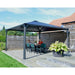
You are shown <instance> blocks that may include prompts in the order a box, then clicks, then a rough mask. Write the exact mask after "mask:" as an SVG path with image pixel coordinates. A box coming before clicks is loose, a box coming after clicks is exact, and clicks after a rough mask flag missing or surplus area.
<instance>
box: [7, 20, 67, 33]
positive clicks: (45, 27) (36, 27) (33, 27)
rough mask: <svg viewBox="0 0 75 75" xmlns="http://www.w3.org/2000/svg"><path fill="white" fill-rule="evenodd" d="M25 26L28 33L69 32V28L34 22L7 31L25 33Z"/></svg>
mask: <svg viewBox="0 0 75 75" xmlns="http://www.w3.org/2000/svg"><path fill="white" fill-rule="evenodd" d="M24 25H25V26H26V31H28V32H39V31H53V30H67V29H68V28H64V27H59V26H55V25H51V24H47V23H42V22H38V21H32V22H28V23H23V24H21V25H18V26H15V27H12V28H9V29H7V30H14V31H23V30H24Z"/></svg>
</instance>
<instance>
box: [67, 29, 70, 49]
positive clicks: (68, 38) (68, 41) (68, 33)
mask: <svg viewBox="0 0 75 75" xmlns="http://www.w3.org/2000/svg"><path fill="white" fill-rule="evenodd" d="M67 46H68V48H70V32H69V30H67Z"/></svg>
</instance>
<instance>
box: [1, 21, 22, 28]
mask: <svg viewBox="0 0 75 75" xmlns="http://www.w3.org/2000/svg"><path fill="white" fill-rule="evenodd" d="M20 24H21V23H17V22H0V29H2V27H3V26H5V27H6V29H7V28H11V27H14V26H17V25H20Z"/></svg>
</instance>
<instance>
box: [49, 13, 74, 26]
mask: <svg viewBox="0 0 75 75" xmlns="http://www.w3.org/2000/svg"><path fill="white" fill-rule="evenodd" d="M74 21H75V13H73V14H72V15H71V16H68V17H64V18H60V19H56V20H53V21H52V22H50V23H49V24H52V25H56V26H61V25H62V24H64V23H67V22H74Z"/></svg>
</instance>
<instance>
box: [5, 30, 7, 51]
mask: <svg viewBox="0 0 75 75" xmlns="http://www.w3.org/2000/svg"><path fill="white" fill-rule="evenodd" d="M5 50H6V51H7V30H6V49H5Z"/></svg>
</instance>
